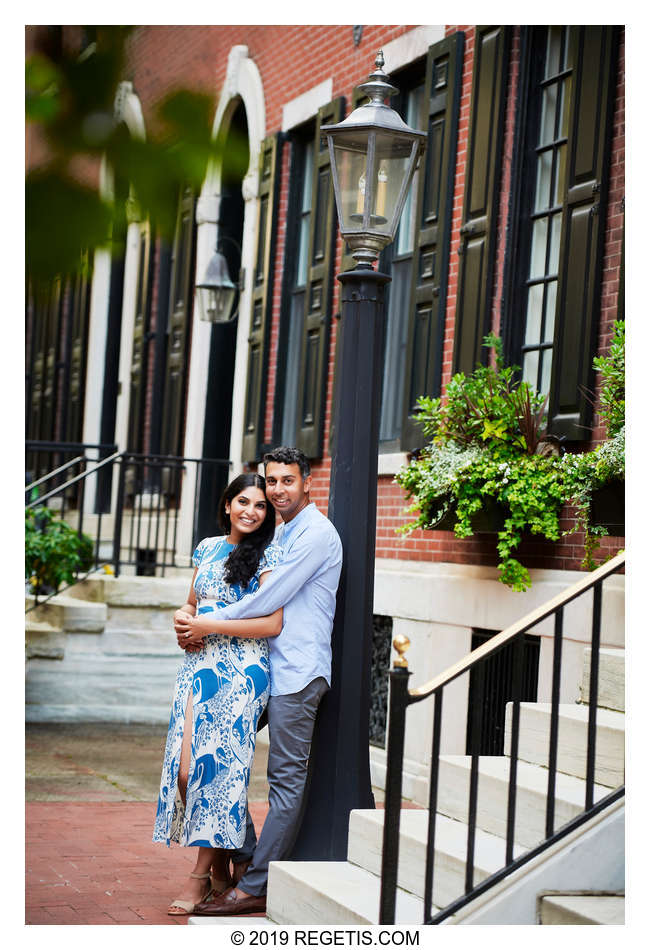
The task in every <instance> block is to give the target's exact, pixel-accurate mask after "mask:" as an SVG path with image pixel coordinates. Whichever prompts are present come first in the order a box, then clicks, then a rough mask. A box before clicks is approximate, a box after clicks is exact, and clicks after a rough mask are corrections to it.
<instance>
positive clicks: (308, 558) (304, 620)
mask: <svg viewBox="0 0 650 950" xmlns="http://www.w3.org/2000/svg"><path fill="white" fill-rule="evenodd" d="M275 540H276V541H277V542H278V544H280V546H281V547H282V552H283V557H282V561H281V562H280V564H279V565H278V566H277V567H276V568H275V569H274V570H273V573H272V574H271V576H270V577H269V578H268V579H267V581H266V582H265V584H264V585H263V586H262V587H260V589H259V590H258V591H256V592H255V593H254V594H249V595H247V596H246V597H243V598H242V599H241V600H240V601H238V602H237V603H236V604H228V606H227V607H222V608H221V609H220V611H219V617H220V619H222V620H247V619H250V618H251V617H266V616H267V615H268V614H272V613H273V612H274V611H275V610H277V609H278V607H283V608H284V614H283V617H284V624H283V627H282V633H281V634H280V635H279V636H277V637H271V638H269V641H268V643H269V659H270V663H271V695H273V696H285V695H287V694H288V693H298V692H300V690H301V689H304V687H305V686H307V685H308V684H309V683H311V681H312V680H314V679H316V677H318V676H323V677H325V679H326V680H327V684H328V686H329V685H331V682H330V680H331V671H332V644H331V639H332V624H333V622H334V611H335V609H336V589H337V587H338V585H339V577H340V575H341V561H342V547H341V539H340V538H339V536H338V533H337V531H336V528H335V527H334V525H333V524H332V522H331V521H329V520H328V519H327V518H326V517H325V516H324V515H322V514H321V513H320V511H319V510H318V508H317V507H316V505H315V504H314V503H313V502H312V503H311V504H309V505H307V507H306V508H303V509H302V511H300V512H299V513H298V514H297V515H296V517H295V518H293V519H292V520H291V521H290V522H289V523H288V524H281V525H280V526H279V527H278V528H277V530H276V535H275Z"/></svg>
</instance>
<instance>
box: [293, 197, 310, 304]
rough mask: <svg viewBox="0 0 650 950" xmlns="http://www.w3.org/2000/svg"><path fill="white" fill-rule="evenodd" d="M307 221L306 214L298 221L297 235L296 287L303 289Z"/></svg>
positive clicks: (305, 265) (307, 242) (305, 271)
mask: <svg viewBox="0 0 650 950" xmlns="http://www.w3.org/2000/svg"><path fill="white" fill-rule="evenodd" d="M309 219H310V215H308V214H306V215H304V216H303V217H302V218H301V219H300V234H299V235H298V267H297V269H296V286H297V287H304V286H305V284H306V283H307V253H308V250H309Z"/></svg>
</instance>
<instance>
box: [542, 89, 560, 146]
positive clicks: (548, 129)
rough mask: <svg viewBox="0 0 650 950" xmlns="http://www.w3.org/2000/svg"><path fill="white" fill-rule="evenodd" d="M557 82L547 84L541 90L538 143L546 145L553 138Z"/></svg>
mask: <svg viewBox="0 0 650 950" xmlns="http://www.w3.org/2000/svg"><path fill="white" fill-rule="evenodd" d="M557 94H558V92H557V83H553V85H552V86H547V87H546V89H544V90H543V92H542V121H541V128H540V133H539V144H540V145H547V144H548V143H549V142H552V141H553V140H554V139H555V116H556V110H557V104H558V103H557Z"/></svg>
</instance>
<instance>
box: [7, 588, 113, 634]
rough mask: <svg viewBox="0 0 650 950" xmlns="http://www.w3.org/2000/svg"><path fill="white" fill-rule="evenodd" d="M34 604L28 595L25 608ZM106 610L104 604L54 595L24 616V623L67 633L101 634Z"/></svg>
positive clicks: (63, 595)
mask: <svg viewBox="0 0 650 950" xmlns="http://www.w3.org/2000/svg"><path fill="white" fill-rule="evenodd" d="M34 604H35V600H34V597H33V596H32V595H31V594H30V595H28V596H27V597H25V608H31V607H33V606H34ZM106 617H107V609H106V604H105V603H93V602H90V601H85V600H79V599H78V598H77V597H70V596H68V595H67V594H56V596H55V597H53V598H52V599H51V600H48V601H47V603H43V604H39V605H38V606H36V607H35V608H34V609H33V610H30V611H29V613H28V614H27V615H26V618H25V619H26V621H30V622H34V621H37V622H39V623H49V624H51V625H52V626H53V627H58V628H59V629H61V630H65V631H66V632H68V633H78V632H84V633H101V632H102V631H103V629H104V627H105V625H106Z"/></svg>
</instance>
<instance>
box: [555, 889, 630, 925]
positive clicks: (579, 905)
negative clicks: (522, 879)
mask: <svg viewBox="0 0 650 950" xmlns="http://www.w3.org/2000/svg"><path fill="white" fill-rule="evenodd" d="M538 923H540V924H556V925H557V924H560V925H562V926H566V925H567V924H619V925H622V924H624V923H625V895H623V894H552V895H550V894H545V895H543V896H541V897H540V900H539V913H538Z"/></svg>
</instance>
